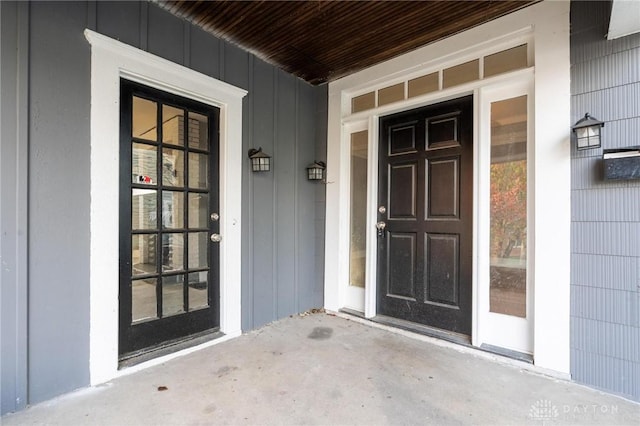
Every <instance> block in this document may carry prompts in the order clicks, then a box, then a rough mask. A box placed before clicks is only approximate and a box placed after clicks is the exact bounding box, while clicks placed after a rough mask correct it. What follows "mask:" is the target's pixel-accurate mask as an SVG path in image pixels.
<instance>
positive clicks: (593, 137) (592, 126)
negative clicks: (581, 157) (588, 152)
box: [572, 113, 604, 150]
mask: <svg viewBox="0 0 640 426" xmlns="http://www.w3.org/2000/svg"><path fill="white" fill-rule="evenodd" d="M602 127H604V122H602V121H600V120H598V119H595V118H593V117H591V116H590V115H589V113H586V114H585V115H584V118H581V119H580V120H578V121H577V122H576V124H574V125H573V127H572V129H573V133H575V134H576V142H577V143H578V145H577V148H578V149H579V150H583V149H592V148H600V146H601V145H602V142H601V139H602V137H601V133H600V129H601V128H602Z"/></svg>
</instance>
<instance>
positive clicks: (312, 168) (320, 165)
mask: <svg viewBox="0 0 640 426" xmlns="http://www.w3.org/2000/svg"><path fill="white" fill-rule="evenodd" d="M326 167H327V166H326V164H325V163H324V162H323V161H314V162H313V164H310V165H309V167H307V179H309V180H322V179H324V169H325V168H326Z"/></svg>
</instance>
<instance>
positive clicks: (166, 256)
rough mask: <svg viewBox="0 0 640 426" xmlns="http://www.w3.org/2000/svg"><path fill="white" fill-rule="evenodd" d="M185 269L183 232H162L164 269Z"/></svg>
mask: <svg viewBox="0 0 640 426" xmlns="http://www.w3.org/2000/svg"><path fill="white" fill-rule="evenodd" d="M183 269H184V237H183V235H182V234H176V233H171V234H169V233H164V234H162V270H163V271H165V272H167V271H181V270H183Z"/></svg>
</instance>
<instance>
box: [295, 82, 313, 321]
mask: <svg viewBox="0 0 640 426" xmlns="http://www.w3.org/2000/svg"><path fill="white" fill-rule="evenodd" d="M294 95H295V101H294V102H295V113H294V114H295V118H294V120H293V123H294V124H293V126H294V135H295V138H294V142H293V158H294V163H295V165H294V167H293V193H294V197H293V220H294V226H293V253H294V259H293V303H294V305H293V306H294V309H295V311H296V312H299V311H300V300H299V293H300V292H299V286H300V280H299V278H300V265H299V264H300V244H298V238H299V237H300V231H299V229H298V228H299V226H300V220H299V218H298V210H299V208H298V201H299V200H300V194H299V193H298V188H299V185H298V179H299V177H300V174H299V171H298V168H299V167H298V166H299V164H300V158H299V157H298V154H299V151H298V145H299V142H300V124H299V123H300V112H299V111H300V80H299V79H296V84H295V91H294ZM314 210H315V205H314ZM314 217H315V216H314ZM313 226H314V227H315V221H314V222H313ZM314 229H315V228H314ZM314 243H315V242H314Z"/></svg>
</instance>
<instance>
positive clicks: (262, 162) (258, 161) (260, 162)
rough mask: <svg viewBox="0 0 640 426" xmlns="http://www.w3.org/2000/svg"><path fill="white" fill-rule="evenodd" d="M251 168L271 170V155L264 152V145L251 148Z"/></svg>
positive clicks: (259, 170) (264, 170)
mask: <svg viewBox="0 0 640 426" xmlns="http://www.w3.org/2000/svg"><path fill="white" fill-rule="evenodd" d="M249 159H250V160H251V170H253V171H254V172H268V171H269V170H271V156H270V155H267V154H265V153H264V152H262V147H260V148H258V149H254V148H251V149H250V150H249Z"/></svg>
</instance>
